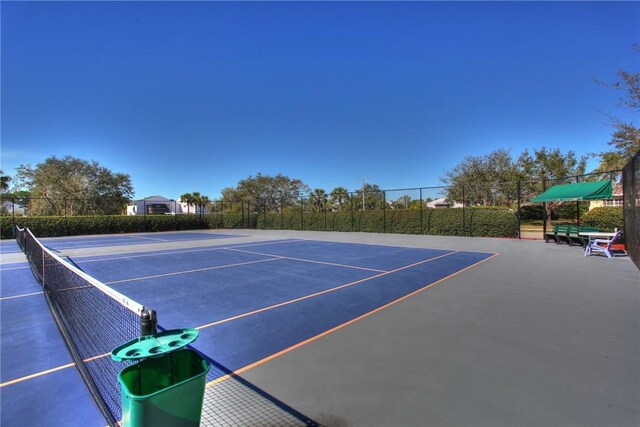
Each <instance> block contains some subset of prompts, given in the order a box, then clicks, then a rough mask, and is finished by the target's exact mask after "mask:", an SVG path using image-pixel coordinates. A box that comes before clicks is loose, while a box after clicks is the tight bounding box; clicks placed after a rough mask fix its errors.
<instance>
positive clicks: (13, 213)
mask: <svg viewBox="0 0 640 427" xmlns="http://www.w3.org/2000/svg"><path fill="white" fill-rule="evenodd" d="M11 221H12V222H13V231H14V233H15V230H16V199H15V198H14V197H12V198H11Z"/></svg>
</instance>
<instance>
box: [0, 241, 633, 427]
mask: <svg viewBox="0 0 640 427" xmlns="http://www.w3.org/2000/svg"><path fill="white" fill-rule="evenodd" d="M156 236H158V239H159V241H150V240H148V239H145V238H146V237H148V236H147V235H146V234H145V235H142V236H141V237H142V238H140V239H136V238H135V237H134V236H99V237H86V238H84V237H83V238H73V239H72V238H64V239H46V240H45V239H43V242H45V244H46V245H47V246H49V247H50V248H53V249H56V250H57V251H59V254H60V255H62V256H68V257H70V258H69V259H70V260H71V262H73V263H74V264H75V265H76V266H77V267H79V268H80V269H81V270H83V271H84V272H86V273H88V274H89V275H90V276H93V277H95V278H96V279H98V280H100V281H101V282H103V283H104V284H106V285H108V286H109V287H111V288H112V289H114V290H116V291H117V292H119V293H121V294H123V295H126V296H127V297H129V298H131V299H133V300H135V301H137V302H138V303H140V304H142V305H144V306H145V307H151V308H153V309H155V310H157V312H158V320H159V325H160V326H161V327H162V328H164V329H172V328H178V327H197V328H198V329H199V330H200V337H199V338H198V340H197V341H196V342H195V343H194V345H193V347H194V348H195V349H197V350H198V351H200V352H201V353H203V354H204V355H206V356H207V358H209V359H210V360H211V361H212V362H213V363H214V369H212V371H211V372H210V374H209V376H208V378H207V381H208V385H209V387H208V388H207V392H206V395H205V407H204V413H203V424H205V425H216V424H217V425H313V424H314V423H319V424H322V425H336V426H338V425H425V424H428V425H431V424H449V425H472V424H485V425H487V424H491V425H513V424H520V425H522V424H556V425H559V424H574V425H577V424H582V421H585V422H586V421H588V420H591V424H593V421H594V420H595V421H596V422H595V424H596V425H597V424H601V425H605V424H609V423H607V422H605V421H613V424H617V425H634V424H637V423H635V421H637V420H638V419H640V416H639V415H638V409H637V406H636V405H635V404H634V403H633V402H634V399H635V398H636V397H638V396H640V387H639V386H638V382H637V381H634V375H635V379H636V380H637V379H638V378H640V377H639V376H638V375H639V373H640V366H639V364H638V357H637V356H638V340H639V339H638V334H637V332H639V331H638V328H639V327H638V319H639V318H638V316H639V314H638V310H637V307H638V303H639V299H638V291H639V286H638V282H639V280H638V279H640V277H639V275H638V271H637V269H635V267H634V266H633V264H632V263H631V262H630V261H629V260H628V259H614V260H605V259H599V258H597V257H596V258H591V259H588V258H584V257H582V256H581V253H580V251H573V250H572V249H573V248H571V249H570V248H566V247H565V248H556V247H551V246H546V247H545V246H544V243H542V242H525V241H517V240H505V239H464V238H437V237H434V236H397V235H368V234H364V233H363V234H361V233H305V232H281V233H279V232H260V231H257V230H250V231H246V232H245V230H243V231H242V232H241V233H237V234H235V233H228V234H227V233H226V232H224V231H223V232H220V233H211V234H210V233H195V232H193V233H180V232H178V233H173V234H172V233H161V234H160V233H159V234H158V235H156ZM209 236H211V237H210V238H208V237H209ZM123 237H126V238H124V239H123ZM152 238H154V237H152ZM127 239H131V240H127ZM160 239H161V240H160ZM132 241H133V242H135V243H132ZM94 244H95V245H97V244H100V247H99V248H98V247H97V246H96V247H94V246H93V245H94ZM4 250H5V243H4V242H3V251H4ZM561 250H564V252H562V251H561ZM3 253H5V252H3ZM6 253H9V254H11V253H12V252H11V251H10V244H8V243H7V252H6ZM5 258H9V257H5ZM607 261H609V263H608V264H607V263H606V262H607ZM543 266H544V269H543V268H542V267H543ZM612 266H615V268H612ZM605 270H607V273H606V274H605ZM608 270H611V271H608ZM1 274H2V281H3V286H2V294H1V298H2V309H3V315H2V368H1V369H2V385H3V386H2V388H1V389H0V391H1V392H2V424H3V425H50V424H51V420H58V422H56V423H55V424H59V425H63V424H65V423H72V421H71V420H82V424H83V425H104V419H103V418H102V416H101V415H100V411H99V410H98V409H97V407H96V405H95V404H94V403H93V402H92V400H91V398H90V397H89V394H88V393H87V392H86V390H85V387H84V384H83V382H82V380H81V378H80V376H79V375H78V373H77V370H76V369H75V368H74V365H73V364H72V363H71V358H70V357H69V355H68V353H67V352H66V349H65V348H64V345H62V344H61V341H60V339H59V338H58V335H57V329H56V327H55V325H54V324H53V322H52V321H51V317H50V314H49V311H48V309H47V306H46V302H45V300H44V297H43V295H42V288H41V287H40V285H39V284H38V283H37V282H36V281H35V280H34V278H33V275H32V274H31V271H30V269H29V267H28V266H27V265H26V264H25V263H24V262H23V263H6V264H3V265H2V271H1ZM612 277H613V278H614V280H612ZM604 281H606V282H607V283H606V286H607V288H604V287H602V286H601V283H603V282H604ZM436 285H437V286H436ZM634 304H636V305H635V306H634ZM25 319H28V322H27V321H25ZM634 321H635V323H634ZM605 356H606V357H605ZM91 363H92V362H89V364H91ZM113 363H115V362H113ZM52 369H54V370H53V371H50V370H52ZM599 371H602V372H599ZM585 372H589V375H584V374H585ZM230 373H234V375H229V374H230ZM34 374H35V375H36V376H34V377H31V375H34ZM630 374H631V375H630ZM630 376H631V378H630ZM43 390H47V394H49V393H51V395H52V396H56V397H60V396H65V397H64V398H57V399H53V398H51V399H48V398H47V399H45V401H43V402H42V406H46V408H47V409H46V410H43V411H41V412H37V413H34V411H32V410H28V408H29V407H30V406H29V405H32V401H33V399H38V397H37V396H41V394H42V393H43ZM66 390H69V392H67V391H66ZM56 391H57V392H56ZM67 395H68V396H69V397H68V398H67ZM594 405H595V406H594ZM70 414H72V415H70ZM70 417H72V418H70ZM594 417H595V418H594ZM598 420H600V421H602V423H599V422H597V421H598ZM478 421H480V422H478ZM73 423H76V424H77V422H76V421H73Z"/></svg>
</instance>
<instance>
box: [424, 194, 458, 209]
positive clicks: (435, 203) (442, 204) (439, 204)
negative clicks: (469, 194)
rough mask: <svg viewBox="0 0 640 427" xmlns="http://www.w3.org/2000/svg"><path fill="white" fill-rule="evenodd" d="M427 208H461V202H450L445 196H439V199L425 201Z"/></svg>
mask: <svg viewBox="0 0 640 427" xmlns="http://www.w3.org/2000/svg"><path fill="white" fill-rule="evenodd" d="M427 207H428V208H461V207H462V203H458V202H453V203H451V202H450V201H448V200H447V199H446V198H445V197H441V198H439V199H435V200H432V201H430V202H427Z"/></svg>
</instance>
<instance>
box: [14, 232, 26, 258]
mask: <svg viewBox="0 0 640 427" xmlns="http://www.w3.org/2000/svg"><path fill="white" fill-rule="evenodd" d="M25 233H26V232H25V229H24V228H20V227H18V226H16V242H18V246H19V247H20V250H22V252H24V235H25Z"/></svg>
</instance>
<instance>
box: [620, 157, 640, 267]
mask: <svg viewBox="0 0 640 427" xmlns="http://www.w3.org/2000/svg"><path fill="white" fill-rule="evenodd" d="M622 186H623V193H624V228H625V236H626V249H627V253H628V254H629V256H630V257H631V259H633V262H635V263H636V266H638V268H639V269H640V153H638V154H636V155H635V156H634V157H633V159H632V160H631V161H630V162H629V163H628V164H627V165H626V166H625V168H624V172H623V179H622Z"/></svg>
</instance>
